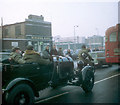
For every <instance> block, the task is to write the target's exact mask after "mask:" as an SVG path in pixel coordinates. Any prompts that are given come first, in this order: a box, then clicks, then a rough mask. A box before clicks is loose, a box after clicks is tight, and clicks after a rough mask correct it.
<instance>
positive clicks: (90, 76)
mask: <svg viewBox="0 0 120 105" xmlns="http://www.w3.org/2000/svg"><path fill="white" fill-rule="evenodd" d="M93 86H94V73H93V71H91V70H87V72H86V74H85V79H84V80H83V82H82V89H83V90H84V91H85V92H86V93H88V92H91V90H92V88H93Z"/></svg>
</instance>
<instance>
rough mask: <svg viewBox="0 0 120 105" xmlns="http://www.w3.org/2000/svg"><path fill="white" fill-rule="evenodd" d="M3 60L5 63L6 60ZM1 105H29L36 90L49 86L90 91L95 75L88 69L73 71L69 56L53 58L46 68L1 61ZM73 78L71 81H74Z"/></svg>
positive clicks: (89, 67) (90, 68) (91, 69)
mask: <svg viewBox="0 0 120 105" xmlns="http://www.w3.org/2000/svg"><path fill="white" fill-rule="evenodd" d="M5 61H6V60H5ZM2 63H3V64H2V68H3V69H2V93H3V94H2V99H3V100H2V102H3V104H5V105H6V104H8V105H32V104H33V103H34V101H35V97H39V95H40V94H39V93H38V92H39V91H40V90H42V89H45V88H47V87H48V86H51V87H53V88H55V87H56V86H62V85H63V86H64V85H68V81H69V80H71V79H72V81H73V78H74V77H76V78H77V80H78V81H77V82H76V83H75V82H72V81H71V83H72V85H77V86H81V87H82V89H83V90H84V91H85V92H90V91H91V90H92V88H93V86H94V73H93V68H92V67H91V66H85V67H84V68H83V69H82V70H79V69H78V70H74V63H73V60H72V58H71V57H61V56H54V57H53V62H52V63H51V64H50V65H48V66H46V65H41V64H38V63H26V64H17V63H15V62H14V63H13V62H12V63H11V62H9V63H8V62H4V61H2ZM76 78H74V79H76Z"/></svg>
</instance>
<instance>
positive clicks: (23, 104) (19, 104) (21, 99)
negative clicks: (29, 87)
mask: <svg viewBox="0 0 120 105" xmlns="http://www.w3.org/2000/svg"><path fill="white" fill-rule="evenodd" d="M29 101H30V100H29V96H28V94H27V93H25V92H21V93H19V94H18V95H17V96H16V97H15V100H14V103H15V104H16V105H27V103H29Z"/></svg>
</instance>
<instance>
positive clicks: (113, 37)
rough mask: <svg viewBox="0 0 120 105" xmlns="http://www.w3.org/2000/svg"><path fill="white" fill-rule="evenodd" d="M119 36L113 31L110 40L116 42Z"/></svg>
mask: <svg viewBox="0 0 120 105" xmlns="http://www.w3.org/2000/svg"><path fill="white" fill-rule="evenodd" d="M116 41H117V37H116V32H113V33H111V34H110V42H116Z"/></svg>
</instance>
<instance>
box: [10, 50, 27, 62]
mask: <svg viewBox="0 0 120 105" xmlns="http://www.w3.org/2000/svg"><path fill="white" fill-rule="evenodd" d="M10 58H11V59H12V60H14V61H15V62H16V63H20V64H22V63H25V60H24V59H23V58H22V56H21V54H20V53H16V52H12V53H11V54H10Z"/></svg>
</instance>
